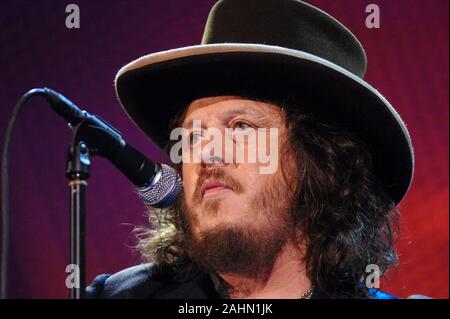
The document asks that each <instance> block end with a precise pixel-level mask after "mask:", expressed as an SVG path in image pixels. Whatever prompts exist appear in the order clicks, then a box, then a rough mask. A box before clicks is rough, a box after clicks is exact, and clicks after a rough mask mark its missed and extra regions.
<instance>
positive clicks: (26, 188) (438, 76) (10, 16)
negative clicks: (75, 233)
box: [0, 0, 449, 298]
mask: <svg viewBox="0 0 450 319" xmlns="http://www.w3.org/2000/svg"><path fill="white" fill-rule="evenodd" d="M214 2H215V1H213V0H202V1H193V0H189V1H188V0H171V1H163V0H149V1H141V0H127V1H124V0H120V1H105V0H100V1H87V0H83V1H82V0H77V1H75V2H69V1H56V0H41V1H24V0H20V1H1V2H0V83H1V89H0V137H2V139H3V135H4V132H5V129H6V125H7V121H8V119H9V117H10V115H11V110H12V108H13V105H14V104H15V103H16V101H17V100H18V99H19V98H20V96H21V95H22V94H24V93H25V92H26V91H27V90H29V89H31V88H34V87H42V86H48V87H51V88H53V89H55V90H57V91H59V92H61V93H63V94H64V95H66V96H67V97H69V98H70V99H72V100H73V101H74V102H75V103H76V104H78V105H79V106H80V107H83V108H86V109H87V110H89V111H90V112H92V113H94V114H98V115H101V116H102V117H103V118H105V119H106V120H107V121H109V122H110V123H111V124H112V125H113V126H115V127H116V128H119V129H120V130H121V131H122V132H123V133H124V137H125V138H126V139H127V141H129V142H130V143H131V144H133V145H135V146H136V147H137V148H138V149H140V150H141V151H143V152H144V153H145V154H147V155H148V156H150V157H151V158H153V159H155V160H158V159H160V156H161V155H160V153H159V151H158V150H157V149H156V147H155V146H154V145H153V144H152V143H150V142H149V141H148V140H147V138H146V137H145V136H144V135H142V134H141V133H140V132H139V131H138V130H137V129H136V128H135V127H134V126H133V125H132V123H131V122H130V121H129V120H128V118H127V117H126V116H125V115H124V113H123V112H122V110H121V107H120V106H119V104H118V102H117V101H116V98H115V93H114V90H113V79H114V76H115V73H116V72H117V70H118V69H119V68H120V67H122V66H123V65H124V64H126V63H128V62H129V61H131V60H133V59H135V58H137V57H139V56H141V55H145V54H147V53H151V52H156V51H161V50H166V49H171V48H176V47H181V46H187V45H193V44H198V43H200V40H201V36H202V33H203V27H204V23H205V21H206V18H207V15H208V12H209V9H210V8H211V6H212V5H213V4H214ZM70 3H76V4H78V5H79V7H80V11H81V28H80V29H67V28H66V27H65V18H66V16H67V13H65V8H66V6H67V5H68V4H70ZM310 3H312V4H313V5H316V6H318V7H319V8H321V9H323V10H325V11H327V12H329V13H330V14H332V15H333V16H335V17H336V18H337V19H339V20H340V21H341V22H343V23H344V24H345V25H346V26H347V27H348V28H349V29H350V30H351V31H352V32H353V33H354V34H355V35H356V36H357V37H358V38H359V40H360V41H361V42H362V44H363V45H364V47H365V49H366V53H367V56H368V61H369V64H368V71H367V74H366V77H365V79H366V80H367V81H368V82H369V83H370V84H372V85H373V86H374V87H375V88H377V89H378V90H379V91H380V92H381V93H382V94H383V95H385V96H386V97H387V99H388V100H389V101H390V102H391V103H392V105H393V106H394V107H395V108H396V109H397V111H398V112H399V113H400V115H401V116H402V117H403V119H404V120H405V122H406V123H407V125H408V128H409V130H410V133H411V135H412V140H413V144H414V148H415V154H416V168H415V177H414V181H413V185H412V188H411V189H410V191H409V193H408V194H407V197H406V199H405V200H404V201H403V202H402V204H401V205H400V210H401V211H402V213H403V227H402V233H401V235H402V236H401V240H400V242H399V245H398V248H399V252H400V267H399V268H398V269H397V270H395V271H393V272H391V273H390V274H389V276H388V277H387V278H386V280H384V281H383V282H382V287H381V288H382V289H383V290H385V291H388V292H390V293H392V294H396V295H398V296H401V297H405V296H408V295H410V294H413V293H417V294H425V295H428V296H431V297H434V298H448V272H449V266H448V252H449V250H448V248H449V247H448V107H449V105H448V1H447V0H431V1H423V0H402V1H400V0H399V1H388V0H377V1H368V0H341V1H327V0H311V1H310ZM370 3H376V4H378V5H379V7H380V9H381V28H380V29H367V28H366V27H365V24H364V21H365V17H366V15H367V14H366V13H365V7H366V6H367V5H368V4H370ZM174 90H176V88H174ZM153 107H158V105H154V106H153ZM15 133H16V134H15V135H14V136H13V139H12V148H11V149H12V152H11V160H10V163H11V165H10V178H11V213H12V247H11V258H10V271H11V276H10V297H12V298H66V297H67V295H68V292H67V289H66V288H65V277H66V275H67V274H66V273H65V267H66V265H67V264H68V255H69V240H68V230H69V228H68V227H69V212H68V205H69V200H68V189H67V181H66V179H65V177H64V169H65V154H66V148H67V146H68V143H69V140H70V137H71V132H70V130H69V129H68V128H67V127H66V125H65V123H64V121H63V120H61V119H60V118H58V117H57V116H56V115H55V114H54V113H53V112H52V111H50V110H49V107H48V106H47V105H46V104H45V103H44V102H43V101H42V100H40V98H35V99H33V100H32V101H31V102H30V103H29V104H28V105H27V106H26V107H25V109H24V112H23V114H22V116H21V117H20V118H19V121H18V125H17V128H16V131H15ZM91 172H92V176H91V178H90V180H89V188H88V207H87V209H88V217H87V223H88V224H87V225H88V226H87V268H88V273H87V282H90V281H91V280H92V279H93V277H94V276H95V275H97V274H100V273H113V272H116V271H118V270H120V269H122V268H125V267H128V266H131V265H134V264H137V263H139V257H138V255H137V254H136V253H135V252H133V250H132V249H131V248H130V247H131V246H133V244H134V243H135V241H134V237H133V235H132V234H131V231H132V230H133V228H134V226H135V225H145V224H146V222H147V221H146V218H145V216H144V207H143V205H142V204H141V203H140V201H139V200H138V199H137V198H136V196H135V195H134V193H133V189H132V187H131V185H130V184H129V183H128V181H127V180H126V179H125V178H124V177H123V176H122V175H121V174H120V173H119V172H118V171H116V169H115V168H114V167H113V166H112V165H111V164H110V163H109V162H107V161H106V160H104V159H101V158H95V159H94V160H93V165H92V170H91Z"/></svg>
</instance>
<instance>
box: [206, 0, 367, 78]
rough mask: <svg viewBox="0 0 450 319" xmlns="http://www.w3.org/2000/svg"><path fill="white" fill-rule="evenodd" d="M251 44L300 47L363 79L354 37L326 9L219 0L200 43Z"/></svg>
mask: <svg viewBox="0 0 450 319" xmlns="http://www.w3.org/2000/svg"><path fill="white" fill-rule="evenodd" d="M213 43H251V44H264V45H272V46H280V47H284V48H289V49H294V50H299V51H303V52H307V53H310V54H313V55H315V56H318V57H321V58H323V59H325V60H328V61H330V62H333V63H335V64H337V65H339V66H341V67H343V68H345V69H347V70H348V71H350V72H352V73H353V74H355V75H356V76H358V77H360V78H362V77H363V76H364V73H365V71H366V66H367V59H366V54H365V52H364V49H363V47H362V45H361V44H360V42H359V41H358V39H357V38H356V37H355V36H354V35H353V34H352V33H351V32H350V31H349V30H348V29H347V28H345V27H344V26H343V25H342V24H341V23H340V22H339V21H337V20H336V19H334V18H333V17H332V16H330V15H329V14H327V13H325V12H324V11H322V10H320V9H318V8H316V7H313V6H311V5H309V4H307V3H305V2H302V1H298V0H220V1H218V2H217V3H216V4H215V5H214V6H213V8H212V9H211V11H210V13H209V16H208V20H207V23H206V27H205V31H204V34H203V39H202V44H213Z"/></svg>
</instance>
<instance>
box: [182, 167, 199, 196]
mask: <svg viewBox="0 0 450 319" xmlns="http://www.w3.org/2000/svg"><path fill="white" fill-rule="evenodd" d="M182 174H183V189H184V194H185V196H186V200H187V202H188V203H189V202H190V199H191V196H192V194H193V193H194V191H195V181H196V178H197V176H196V175H195V164H183V166H182Z"/></svg>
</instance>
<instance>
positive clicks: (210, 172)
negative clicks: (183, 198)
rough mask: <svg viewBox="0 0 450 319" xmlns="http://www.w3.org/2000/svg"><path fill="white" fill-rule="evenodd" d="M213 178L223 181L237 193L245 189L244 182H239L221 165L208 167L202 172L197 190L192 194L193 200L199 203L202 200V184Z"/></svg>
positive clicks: (196, 186)
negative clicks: (220, 166)
mask: <svg viewBox="0 0 450 319" xmlns="http://www.w3.org/2000/svg"><path fill="white" fill-rule="evenodd" d="M209 178H212V179H214V180H216V181H218V182H220V183H222V184H223V185H224V186H225V187H227V188H230V189H231V190H232V191H234V192H235V193H237V194H241V193H242V192H243V191H244V189H243V187H242V184H241V183H239V181H237V180H236V179H235V178H233V177H232V176H230V175H227V174H226V173H225V171H224V170H223V169H221V168H219V167H215V168H207V169H204V170H202V171H201V172H200V175H199V177H198V180H197V183H196V185H195V191H194V194H193V195H192V197H193V198H192V202H194V203H196V204H198V203H201V201H202V185H203V183H204V182H205V180H207V179H209Z"/></svg>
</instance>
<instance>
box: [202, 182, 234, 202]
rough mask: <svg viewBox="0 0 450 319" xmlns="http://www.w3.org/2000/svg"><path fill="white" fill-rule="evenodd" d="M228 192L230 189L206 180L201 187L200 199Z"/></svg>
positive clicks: (219, 183)
mask: <svg viewBox="0 0 450 319" xmlns="http://www.w3.org/2000/svg"><path fill="white" fill-rule="evenodd" d="M228 191H231V189H230V188H229V187H227V186H225V185H224V184H223V183H221V182H217V181H213V180H206V181H205V182H204V183H203V185H202V199H204V198H207V197H210V196H214V195H217V194H220V193H223V192H228Z"/></svg>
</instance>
